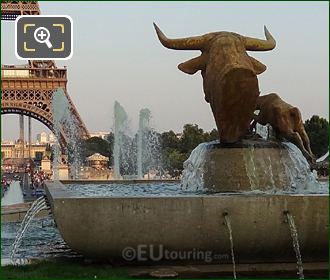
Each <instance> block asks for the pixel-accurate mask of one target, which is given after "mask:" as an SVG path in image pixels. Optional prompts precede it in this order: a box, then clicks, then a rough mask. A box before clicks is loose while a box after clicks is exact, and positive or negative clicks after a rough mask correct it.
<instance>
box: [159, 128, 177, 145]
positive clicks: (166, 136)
mask: <svg viewBox="0 0 330 280" xmlns="http://www.w3.org/2000/svg"><path fill="white" fill-rule="evenodd" d="M160 141H161V146H162V149H166V148H171V149H177V148H178V146H179V139H178V137H177V136H176V134H175V133H174V131H173V130H170V131H168V132H163V133H162V134H161V136H160Z"/></svg>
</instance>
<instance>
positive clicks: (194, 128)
mask: <svg viewBox="0 0 330 280" xmlns="http://www.w3.org/2000/svg"><path fill="white" fill-rule="evenodd" d="M202 142H205V135H204V131H203V129H201V128H198V125H197V124H194V125H193V124H186V125H185V126H184V127H183V133H182V138H181V141H180V148H181V152H183V153H186V154H190V153H191V151H192V150H193V149H195V148H196V147H197V146H198V145H199V144H200V143H202Z"/></svg>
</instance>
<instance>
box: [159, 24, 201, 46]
mask: <svg viewBox="0 0 330 280" xmlns="http://www.w3.org/2000/svg"><path fill="white" fill-rule="evenodd" d="M154 27H155V30H156V33H157V36H158V39H159V41H160V42H161V43H162V45H163V46H164V47H166V48H169V49H174V50H201V49H202V48H203V46H204V45H205V43H206V40H207V39H206V38H205V37H203V36H196V37H188V38H180V39H168V38H167V37H166V36H165V35H164V33H163V32H162V31H161V30H160V29H159V27H158V26H157V25H156V23H154Z"/></svg>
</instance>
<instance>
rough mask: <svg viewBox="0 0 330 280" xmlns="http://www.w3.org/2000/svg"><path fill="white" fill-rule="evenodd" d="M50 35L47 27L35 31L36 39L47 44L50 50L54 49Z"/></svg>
mask: <svg viewBox="0 0 330 280" xmlns="http://www.w3.org/2000/svg"><path fill="white" fill-rule="evenodd" d="M49 37H50V33H49V30H48V29H47V28H46V27H38V28H37V29H36V30H35V31H34V39H35V40H36V41H37V42H38V43H42V44H43V43H45V44H46V45H47V47H48V48H49V49H51V48H52V47H53V45H52V43H51V42H50V41H49Z"/></svg>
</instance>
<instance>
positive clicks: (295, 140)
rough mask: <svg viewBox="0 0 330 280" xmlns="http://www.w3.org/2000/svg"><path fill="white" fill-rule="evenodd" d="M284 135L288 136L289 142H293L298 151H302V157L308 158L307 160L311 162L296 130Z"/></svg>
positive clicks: (310, 157) (311, 159)
mask: <svg viewBox="0 0 330 280" xmlns="http://www.w3.org/2000/svg"><path fill="white" fill-rule="evenodd" d="M286 136H287V137H288V140H289V141H290V142H292V143H293V144H295V145H296V146H297V147H298V148H299V149H300V151H301V152H302V153H303V155H304V157H305V158H306V159H307V160H308V162H313V158H312V156H311V155H310V154H309V153H308V151H307V150H306V149H305V147H304V144H303V141H302V139H301V137H300V135H299V133H298V132H292V133H290V134H288V135H286Z"/></svg>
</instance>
